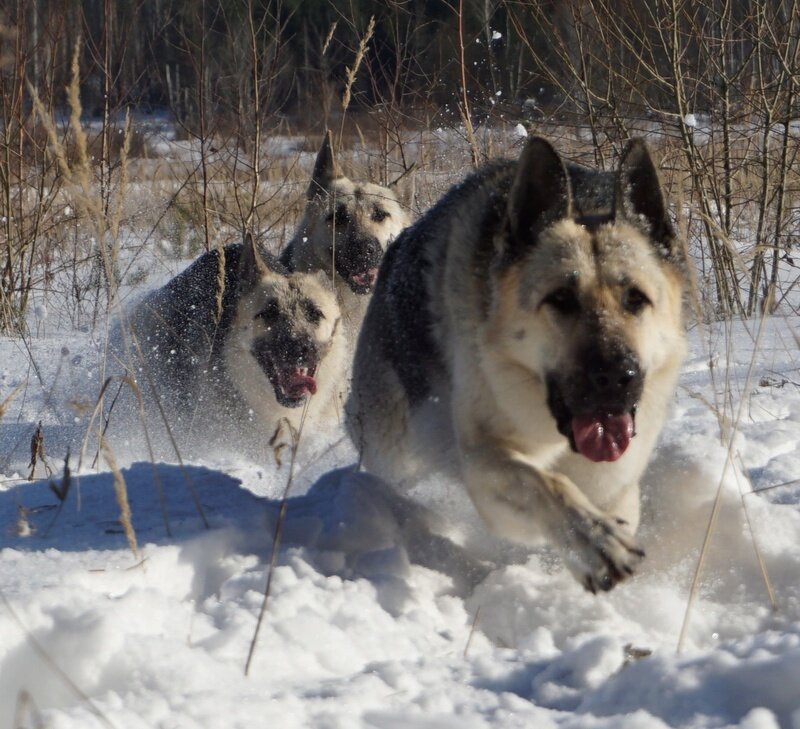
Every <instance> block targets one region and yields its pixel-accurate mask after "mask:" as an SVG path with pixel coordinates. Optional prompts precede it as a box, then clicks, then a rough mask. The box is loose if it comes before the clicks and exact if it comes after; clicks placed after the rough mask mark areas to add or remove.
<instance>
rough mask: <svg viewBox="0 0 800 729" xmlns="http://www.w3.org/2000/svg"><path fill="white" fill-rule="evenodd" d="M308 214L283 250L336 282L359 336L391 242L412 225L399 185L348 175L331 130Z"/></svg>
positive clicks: (300, 265) (298, 267)
mask: <svg viewBox="0 0 800 729" xmlns="http://www.w3.org/2000/svg"><path fill="white" fill-rule="evenodd" d="M306 198H307V202H306V209H305V213H304V215H303V219H302V221H301V223H300V225H299V226H298V228H297V232H296V233H295V235H294V237H293V238H292V240H291V241H289V243H288V244H287V246H286V248H285V249H284V250H283V252H282V253H281V263H283V264H284V265H285V266H286V267H287V268H288V269H289V270H290V271H302V272H306V273H308V272H312V271H322V272H324V273H326V274H327V275H328V276H329V277H330V278H331V280H332V281H333V282H334V285H335V288H336V295H337V297H338V300H339V306H340V307H341V310H342V319H343V321H344V322H345V325H346V326H347V327H348V328H349V329H350V334H351V335H352V337H353V338H355V336H356V334H357V333H358V328H359V326H360V325H361V320H362V318H363V316H364V311H365V310H366V306H367V302H368V301H369V296H368V294H370V293H371V292H372V288H373V286H374V284H375V278H376V276H377V274H378V267H379V266H380V263H381V259H382V258H383V254H384V252H385V251H386V247H387V246H388V245H389V243H390V242H391V241H392V240H394V238H396V237H397V235H398V234H399V233H400V231H401V230H403V228H405V227H406V226H407V225H408V222H409V217H408V214H407V212H406V209H405V208H404V207H403V206H402V205H401V204H400V201H399V199H398V196H397V194H396V190H395V189H394V188H393V187H383V186H381V185H377V184H375V183H372V182H364V181H354V180H351V179H350V178H348V177H345V176H344V175H343V174H342V172H341V170H340V168H339V166H338V164H337V163H336V158H335V156H334V154H333V143H332V139H331V133H330V131H329V132H328V133H327V134H326V135H325V138H324V139H323V141H322V146H321V147H320V150H319V152H318V154H317V158H316V162H315V164H314V172H313V175H312V178H311V183H310V184H309V186H308V191H307V194H306Z"/></svg>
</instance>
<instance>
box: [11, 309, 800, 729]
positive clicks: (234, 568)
mask: <svg viewBox="0 0 800 729" xmlns="http://www.w3.org/2000/svg"><path fill="white" fill-rule="evenodd" d="M798 332H800V321H798V320H797V319H788V320H787V319H782V318H775V319H772V320H769V321H766V322H765V325H764V326H763V328H762V329H759V327H758V325H757V324H753V325H752V326H751V327H745V326H743V325H736V326H733V327H731V326H730V325H728V327H727V328H720V329H718V330H704V331H700V330H699V329H695V330H694V331H692V332H691V345H692V352H691V355H690V357H689V359H688V361H687V363H686V366H685V368H684V374H683V377H682V380H681V386H680V389H679V392H678V394H677V397H676V401H675V406H674V412H673V415H672V418H671V419H670V421H669V423H668V425H667V427H666V430H665V432H664V435H663V438H662V441H661V445H660V447H659V449H658V451H657V453H656V455H655V459H654V462H653V464H652V467H651V469H650V470H649V473H648V474H647V478H646V480H645V489H644V490H645V519H644V525H643V530H642V538H643V542H644V544H645V546H646V549H647V553H648V556H647V559H646V561H645V562H644V564H643V566H642V568H641V570H640V572H639V573H638V574H637V575H636V577H635V578H634V579H632V580H631V581H629V582H627V583H624V584H623V585H622V586H620V587H617V588H616V589H615V590H614V591H613V592H611V593H610V594H607V595H600V596H597V597H595V596H593V595H591V594H588V593H586V592H584V591H583V590H582V589H581V588H580V587H579V586H578V584H577V583H576V582H575V581H574V580H573V579H572V577H570V576H569V575H568V574H567V573H566V572H565V571H564V570H563V569H562V567H561V565H560V564H559V562H558V560H557V559H555V558H554V557H553V556H552V555H551V554H550V553H549V552H548V551H547V550H542V551H541V552H536V553H533V554H524V553H520V552H519V550H518V549H511V548H510V547H509V545H503V544H499V543H497V542H494V541H493V540H491V539H490V538H489V537H488V536H486V535H485V534H484V533H483V531H482V528H481V526H480V525H479V524H478V523H477V521H475V520H474V519H473V518H471V516H470V512H469V506H468V504H466V502H465V499H464V497H463V495H462V494H461V493H460V491H459V489H458V487H457V486H455V485H453V484H442V483H430V484H421V485H420V488H419V489H418V491H419V495H422V496H423V497H424V498H426V499H430V500H431V501H432V502H433V503H434V504H435V505H437V506H438V507H443V508H441V512H442V513H443V514H448V515H449V516H450V523H449V528H451V530H452V532H453V534H454V535H458V534H461V538H460V541H461V542H462V543H463V544H465V545H467V546H463V547H459V546H456V543H455V542H450V541H449V540H447V539H443V538H442V537H441V536H438V535H436V534H432V533H431V532H430V531H428V527H426V526H425V524H424V523H423V522H422V521H421V520H420V519H419V518H418V516H417V512H416V508H415V506H414V504H412V503H409V502H406V501H404V500H402V499H399V498H397V497H394V496H392V494H390V493H388V492H387V491H386V490H385V489H384V488H382V487H381V486H380V485H379V484H376V483H373V482H371V481H370V479H369V478H368V477H367V476H365V475H364V474H354V473H352V472H351V471H349V470H347V469H346V468H342V470H339V471H334V472H330V473H328V474H327V475H325V476H324V477H322V478H321V479H319V480H314V479H313V476H312V475H311V474H312V473H313V472H314V471H317V472H319V471H321V470H325V469H327V468H329V467H330V466H331V465H336V466H339V467H346V466H348V465H349V464H351V463H352V461H353V458H354V454H353V452H352V450H351V448H350V446H349V445H347V443H346V441H339V442H336V439H335V438H334V442H335V445H334V447H333V449H332V450H331V451H329V452H327V453H326V454H325V455H324V457H323V459H322V461H319V460H318V461H317V462H316V463H312V464H311V465H310V467H307V468H306V469H305V470H304V471H300V473H299V475H298V477H297V479H296V482H295V484H294V486H293V489H292V492H291V493H290V498H289V502H288V510H287V517H286V523H285V529H284V531H283V542H282V546H281V548H280V550H279V554H278V556H277V566H276V567H275V569H274V573H273V575H272V584H271V589H270V596H269V602H268V604H267V609H266V612H265V615H264V619H263V623H262V625H261V629H260V632H259V634H258V638H257V641H256V644H255V651H254V654H253V658H252V663H251V665H250V670H249V674H248V675H245V664H246V660H247V657H248V651H249V648H250V644H251V641H252V640H253V636H254V631H255V629H256V622H257V618H258V615H259V612H260V610H261V606H262V602H263V593H264V588H265V585H266V582H267V577H268V572H269V563H270V559H271V547H272V536H273V534H274V531H273V526H274V524H275V522H276V518H277V514H278V508H279V502H280V498H281V494H282V493H283V491H284V488H285V486H286V477H287V473H288V466H287V465H286V464H285V463H284V465H283V466H282V467H281V468H278V467H277V466H276V465H275V464H274V463H273V464H267V463H264V464H253V463H249V462H247V461H246V460H244V459H242V458H240V457H238V456H237V455H236V453H235V452H229V453H223V454H219V455H209V457H208V458H206V459H204V462H195V463H191V464H189V463H186V464H185V465H184V466H183V467H181V466H179V465H177V464H174V463H173V464H167V463H164V464H159V465H158V466H154V465H151V464H148V463H141V462H139V463H133V464H131V465H129V466H128V467H127V468H125V469H124V471H123V475H124V478H125V481H126V484H127V491H128V497H129V501H130V509H131V511H132V514H133V525H134V527H135V531H136V538H137V540H138V546H139V552H138V554H137V555H136V556H134V555H133V553H132V552H131V550H130V549H129V547H128V544H127V541H126V537H125V535H124V533H123V529H122V528H121V526H120V524H119V521H118V519H119V513H120V512H119V506H118V504H117V501H116V498H115V491H114V486H113V478H112V475H111V474H110V473H109V472H108V469H107V468H106V467H105V465H104V462H103V461H102V460H101V464H103V465H102V466H101V469H100V471H99V472H96V471H94V470H92V469H91V468H90V463H91V460H92V455H93V454H92V453H91V452H87V454H86V456H85V457H84V462H83V466H82V468H81V472H80V474H79V473H78V469H77V461H78V451H79V448H80V438H81V435H82V433H83V432H84V431H85V428H86V424H87V422H88V414H87V413H86V408H85V407H83V408H79V407H76V406H75V407H74V408H73V410H72V411H70V408H69V406H68V402H69V401H70V399H72V400H73V405H75V402H74V401H75V400H79V394H78V393H82V392H85V391H86V387H85V383H84V381H89V380H96V378H97V373H96V371H95V369H94V368H95V367H97V361H98V354H97V350H98V348H97V347H96V346H95V344H93V342H92V339H91V337H90V335H88V334H82V335H76V334H70V335H55V334H54V335H48V336H40V337H39V338H34V339H33V340H32V342H31V352H30V355H29V353H28V352H27V351H26V350H25V349H24V348H23V347H22V345H21V344H20V342H19V341H18V340H3V341H2V342H0V355H1V356H2V363H3V368H2V371H1V372H0V395H2V397H3V398H4V397H6V396H7V395H8V394H9V393H10V392H11V391H12V390H13V389H14V388H15V387H16V385H17V384H18V383H21V382H25V381H27V382H28V383H29V384H28V387H27V388H26V390H25V392H24V393H21V394H19V395H18V396H17V399H16V400H15V401H14V402H13V403H12V405H11V406H10V408H9V412H8V413H7V414H6V416H5V418H4V420H3V422H2V424H1V426H0V434H1V435H0V444H1V445H2V454H3V459H4V460H3V462H2V464H0V465H2V473H3V474H4V475H3V481H2V487H1V490H0V520H1V521H2V530H1V531H0V546H1V547H2V550H1V551H0V590H2V594H1V595H0V600H1V604H0V636H2V641H0V726H1V727H26V728H27V727H53V728H58V729H67V728H70V729H72V728H75V729H78V728H80V729H88V728H92V727H110V726H114V727H131V728H139V727H142V728H144V727H163V728H164V729H166V728H170V729H171V728H178V727H180V728H187V729H188V728H190V727H191V728H194V727H248V728H249V727H253V726H280V727H282V728H285V729H289V728H291V727H298V728H301V727H317V728H320V729H322V728H326V729H327V728H331V729H333V728H346V727H381V728H384V729H401V728H406V727H409V728H412V729H416V728H420V729H422V728H424V729H445V728H450V727H452V728H453V729H456V728H457V729H472V728H476V729H477V728H482V727H489V726H492V727H537V728H538V727H542V728H547V727H570V728H573V727H574V728H581V729H584V728H586V729H595V728H601V727H602V728H605V727H608V728H611V727H613V728H615V729H616V728H618V727H619V728H621V729H650V728H659V727H664V726H680V727H728V726H739V727H746V728H747V729H772V728H773V727H778V726H780V727H787V728H788V727H792V728H794V729H797V728H798V727H800V556H799V555H798V545H800V481H798V478H800V449H799V448H798V443H800V355H799V354H798V345H797V337H798ZM67 350H69V351H67ZM31 361H33V362H36V364H37V367H38V371H39V376H41V378H42V382H43V383H44V386H42V385H40V384H38V380H37V379H36V377H35V376H34V374H32V373H31V372H30V371H29V368H30V365H29V362H31ZM710 362H711V363H713V368H712V369H710V368H709V363H710ZM712 372H713V381H712V376H711V374H712ZM71 412H72V413H74V414H71V415H69V416H67V415H65V413H71ZM38 420H42V421H43V423H44V432H45V442H46V446H47V459H48V462H49V464H50V465H51V467H52V468H53V471H54V475H53V478H52V481H47V480H41V481H33V482H30V481H28V480H26V479H25V478H24V476H25V475H27V472H28V468H27V461H28V458H29V442H30V435H31V433H32V432H33V429H34V427H35V423H36V422H37V421H38ZM337 435H340V434H337ZM70 443H71V444H72V449H73V450H72V459H71V465H72V469H73V476H72V479H71V485H70V489H69V491H68V493H67V494H66V498H65V499H64V501H63V504H62V505H61V506H60V507H59V499H58V497H57V494H56V491H58V490H59V489H63V482H62V480H61V468H62V461H63V454H64V451H65V449H66V446H67V445H68V444H70ZM729 446H730V447H729ZM90 450H91V449H90ZM117 455H118V458H119V459H120V461H121V462H124V461H125V454H124V453H118V454H117ZM301 462H302V456H301ZM322 462H324V468H323V467H322V466H321V465H320V464H321V463H322ZM306 465H308V464H306ZM42 468H43V467H42V466H41V465H40V466H39V467H38V470H37V473H38V472H41V471H42ZM51 484H53V485H55V486H56V489H55V490H54V489H53V488H51ZM754 491H755V492H760V493H753V492H754ZM717 495H719V510H718V513H717V518H716V521H715V524H714V525H713V528H712V530H711V536H710V542H709V544H708V547H707V549H706V551H705V559H704V562H703V565H702V569H701V570H700V574H699V577H698V583H697V589H696V592H695V594H694V598H693V599H692V600H691V601H690V589H691V585H692V581H693V578H694V576H695V572H696V570H697V567H698V563H699V558H700V553H701V547H702V544H703V541H704V537H705V534H706V531H707V527H708V523H709V518H710V515H711V513H712V507H713V505H714V502H715V498H716V497H717ZM198 504H199V505H200V507H198ZM201 511H202V516H201ZM204 521H205V522H207V523H208V527H207V528H206V526H205V524H204ZM464 524H467V527H465V526H464ZM444 527H445V528H447V527H448V524H445V525H444ZM465 531H466V532H467V534H468V538H465V537H464V533H465ZM454 539H455V541H459V538H458V537H457V536H454ZM767 580H768V581H767ZM770 595H771V596H772V597H770ZM771 600H772V601H774V608H773V606H772V605H771ZM684 621H685V622H686V628H685V635H684V637H683V640H682V644H681V645H680V651H679V650H678V646H679V642H680V636H681V632H682V627H683V625H684Z"/></svg>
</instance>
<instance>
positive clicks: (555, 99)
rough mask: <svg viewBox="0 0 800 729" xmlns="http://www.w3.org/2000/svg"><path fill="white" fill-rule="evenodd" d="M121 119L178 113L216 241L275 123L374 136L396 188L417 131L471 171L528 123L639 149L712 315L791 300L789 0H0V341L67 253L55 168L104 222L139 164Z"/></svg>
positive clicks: (241, 214)
mask: <svg viewBox="0 0 800 729" xmlns="http://www.w3.org/2000/svg"><path fill="white" fill-rule="evenodd" d="M131 110H132V111H135V112H137V113H138V114H140V115H141V114H144V115H146V114H147V113H150V112H157V113H159V114H160V115H162V116H161V118H163V115H164V113H165V112H166V113H168V114H171V115H172V118H174V119H175V120H176V121H177V130H178V131H177V134H178V136H179V137H180V136H181V135H182V138H183V140H188V144H189V146H191V148H192V149H194V150H195V152H194V153H195V154H196V155H197V160H199V161H197V162H196V163H193V165H194V166H192V167H191V168H190V169H187V170H186V171H185V174H184V181H183V186H182V187H181V190H182V191H183V193H182V194H183V197H186V196H187V195H194V198H192V199H193V200H194V201H195V203H196V205H194V203H193V205H194V207H195V208H196V209H197V210H199V211H200V212H199V213H198V214H197V215H196V216H195V217H194V218H193V219H194V220H196V221H197V220H199V221H200V223H199V224H198V226H199V228H200V229H201V230H203V231H204V245H205V247H206V248H209V247H210V246H211V245H212V242H213V240H214V235H216V233H215V231H216V230H219V229H220V227H221V226H222V225H223V223H224V225H227V226H228V227H230V226H231V221H237V224H241V225H249V224H251V222H252V221H253V220H254V219H257V218H259V216H261V217H260V218H259V219H263V220H264V221H266V222H265V223H264V224H265V225H269V224H272V223H271V222H270V221H271V219H270V216H269V215H268V214H267V213H266V212H264V211H266V210H268V209H269V206H268V205H266V204H264V205H262V201H260V197H259V196H260V195H262V194H263V190H262V187H261V181H262V180H263V179H264V178H265V177H266V176H267V175H268V174H271V173H270V170H269V169H268V168H267V166H268V165H269V164H270V160H269V159H265V156H264V154H263V153H262V148H263V143H264V140H266V139H269V138H271V137H274V136H276V134H275V133H276V132H281V133H283V132H289V133H292V134H300V135H303V134H309V135H311V136H314V135H319V134H320V133H321V132H322V130H323V129H325V128H326V127H331V128H336V129H338V130H339V137H340V138H341V137H342V132H343V131H345V128H346V127H347V131H348V133H349V134H350V136H351V138H353V137H355V138H357V137H361V141H362V142H363V141H364V139H363V136H362V132H363V131H364V130H368V132H369V131H371V133H372V134H373V136H372V138H371V139H372V142H371V144H372V146H373V147H374V148H375V149H377V150H380V155H381V159H382V165H381V166H380V168H381V169H382V170H383V172H382V173H381V175H380V179H384V178H385V179H386V180H388V179H389V175H388V173H387V171H388V170H389V169H390V168H391V167H393V168H394V169H395V170H400V171H401V173H402V174H405V173H407V172H409V171H410V170H411V168H412V167H415V168H416V172H419V173H421V174H424V173H425V172H427V171H430V170H429V169H428V168H427V167H426V165H427V164H428V163H427V162H426V160H425V159H423V158H421V157H419V148H418V149H417V150H416V152H413V154H414V155H415V156H416V157H419V158H418V159H415V160H413V161H412V159H411V156H409V155H407V152H408V151H409V150H408V149H407V145H408V144H409V133H410V132H414V133H419V134H420V137H421V135H422V132H423V131H425V130H428V131H429V132H430V131H431V130H439V129H441V128H445V129H449V130H451V131H452V132H454V134H453V136H452V138H453V139H455V140H463V143H464V146H465V148H467V149H468V150H469V154H470V158H471V161H472V164H474V165H477V164H479V163H480V162H481V161H482V160H483V159H486V158H487V157H491V156H492V155H493V154H495V151H494V149H493V147H492V146H491V144H492V142H491V136H492V135H491V133H487V134H484V133H483V132H487V130H488V131H491V130H492V129H495V128H497V129H500V130H501V131H502V130H503V129H505V130H508V129H509V128H511V127H510V126H509V123H510V125H516V124H517V123H519V122H525V123H527V124H528V126H529V127H530V128H531V129H532V130H533V131H537V130H538V131H540V133H544V134H547V135H548V136H550V137H553V138H556V137H558V138H561V139H562V140H563V144H564V146H565V148H566V147H567V145H568V146H569V149H570V153H571V154H572V155H573V156H574V158H576V159H582V160H585V161H588V162H590V163H592V164H596V165H598V166H601V167H604V166H607V165H608V164H610V163H613V160H614V159H615V158H616V155H617V154H618V153H619V151H620V150H621V148H622V146H623V144H624V143H625V141H626V140H627V139H629V138H630V137H631V136H636V135H645V136H647V139H648V142H649V143H650V144H651V145H652V146H653V147H654V148H657V149H658V154H659V157H660V167H661V170H662V173H663V175H664V177H665V181H666V184H667V186H668V189H669V192H670V195H671V197H672V199H673V200H676V201H678V203H677V204H676V205H675V212H676V214H678V216H679V217H680V218H681V219H682V220H681V225H682V229H683V230H684V232H685V237H686V240H687V241H688V242H689V245H690V247H692V248H693V250H694V251H695V255H696V258H697V259H698V260H699V276H700V292H701V299H702V302H703V308H704V313H703V316H705V317H707V318H715V317H726V316H730V315H738V316H751V315H753V314H755V313H757V312H759V311H775V310H779V309H780V308H781V307H784V308H785V307H791V308H796V305H795V304H793V303H792V302H793V301H794V300H795V299H796V293H797V291H799V290H800V263H798V261H799V260H800V259H798V257H797V247H798V245H800V234H799V233H798V231H800V174H798V170H800V160H798V151H799V150H798V147H799V144H800V0H347V2H338V1H334V0H82V1H79V0H0V112H1V113H2V119H0V219H1V220H2V225H0V231H1V232H2V233H3V234H4V237H3V238H2V239H0V328H5V329H13V327H14V326H17V323H18V322H19V321H20V313H21V312H24V311H25V307H26V303H27V295H28V292H29V291H30V290H31V287H32V286H34V285H36V282H37V280H38V279H37V275H39V274H37V270H38V269H37V266H39V267H41V266H40V264H41V261H42V260H45V259H47V257H46V256H45V253H44V252H47V251H62V250H64V249H65V248H64V242H63V241H62V240H61V238H60V237H59V236H60V235H61V234H62V233H63V230H64V228H63V226H62V225H60V224H56V223H53V224H52V225H51V222H50V221H49V218H48V217H47V216H48V214H49V213H48V210H49V207H48V205H45V204H43V203H42V201H43V200H48V201H50V203H49V204H53V203H54V201H55V200H57V199H58V195H59V190H60V184H61V183H62V182H63V181H64V180H66V182H67V183H68V187H69V186H72V187H74V184H75V177H76V175H74V174H71V173H70V170H69V167H68V166H67V164H66V162H67V158H68V157H70V155H72V154H73V153H74V150H75V149H76V148H77V149H78V150H79V151H80V150H81V149H82V147H81V144H83V148H86V149H88V152H87V153H86V154H83V155H81V154H78V156H77V161H78V163H79V169H80V170H83V177H82V178H80V179H83V180H84V181H85V183H86V184H84V185H83V187H84V188H86V189H87V190H88V189H89V188H90V187H92V186H95V187H97V195H98V199H99V200H101V201H102V203H101V204H99V207H98V206H95V207H96V208H97V210H95V207H93V208H92V210H93V211H95V212H97V211H99V213H98V214H97V215H94V213H93V215H94V217H95V218H97V219H103V220H105V218H106V217H108V216H109V214H110V212H113V205H112V198H113V196H114V194H115V193H114V190H115V189H117V188H115V186H114V185H115V183H114V180H115V179H116V178H115V175H116V176H119V177H120V178H122V179H124V177H125V175H124V174H123V173H124V172H125V166H124V165H122V166H121V170H122V172H120V171H119V170H117V167H116V164H117V160H118V158H119V157H120V155H121V154H122V152H124V155H123V156H125V157H126V158H129V159H131V158H134V157H147V156H148V155H149V154H150V151H149V150H148V146H147V144H145V142H144V140H143V137H144V135H143V134H139V133H138V132H137V127H136V124H134V126H133V127H132V128H130V129H129V130H128V131H125V132H124V133H123V129H125V128H126V127H125V124H126V122H125V118H126V117H125V114H126V112H129V111H131ZM69 114H71V115H72V118H71V122H70V124H69V125H67V124H66V123H64V120H65V118H66V116H67V115H69ZM139 118H140V117H139ZM93 119H97V120H98V122H99V123H98V124H93V123H92V120H93ZM49 120H50V121H49ZM353 122H355V123H353ZM498 122H502V123H504V124H506V126H503V124H500V123H498ZM370 123H371V124H372V126H371V127H370V126H369V124H370ZM170 124H171V122H170ZM81 127H83V128H85V129H88V132H89V133H88V137H87V139H86V140H84V141H83V142H81V138H82V136H83V133H84V132H83V130H82V129H81ZM137 134H139V136H137ZM57 137H58V138H62V141H61V142H58V140H57V139H56V138H57ZM137 140H138V141H137ZM59 145H60V146H59ZM361 146H362V147H365V146H368V145H364V144H362V145H361ZM54 150H55V151H57V152H58V150H61V151H60V152H59V153H58V154H55V156H54ZM221 151H224V153H225V154H224V155H222V156H221ZM462 151H463V150H462ZM59 155H60V156H59ZM215 155H216V157H215ZM92 165H93V166H92ZM265 165H267V166H265ZM90 166H91V167H92V168H91V170H89V169H88V167H90ZM172 168H173V169H172V173H173V174H174V175H177V174H179V172H180V170H179V168H178V167H177V166H176V165H172ZM287 174H288V173H287ZM395 176H396V174H395ZM223 180H226V181H227V182H228V183H230V184H227V185H221V182H222V181H223ZM122 187H124V185H123V186H122ZM92 189H93V188H92ZM214 190H232V191H233V193H234V202H233V203H232V204H231V205H226V204H224V202H223V201H221V200H218V201H216V202H215V201H214V200H212V198H213V191H214ZM245 190H248V191H249V193H248V195H244V192H243V191H245ZM83 194H84V197H90V195H89V194H88V193H86V191H84V193H83ZM245 198H246V199H245ZM174 199H175V200H178V197H175V198H174ZM181 199H182V198H181ZM212 203H213V204H212ZM684 203H685V204H684ZM177 204H178V203H177V202H175V205H173V204H172V202H171V203H170V205H169V206H168V207H170V208H171V207H175V206H176V205H177ZM189 207H191V206H189ZM193 209H194V208H193ZM273 222H274V221H273ZM96 227H98V228H99V229H102V230H104V231H105V230H106V229H113V230H116V229H117V228H116V225H107V224H106V223H103V225H100V226H96ZM76 235H77V234H76ZM48 236H49V237H48ZM102 237H103V236H102V235H100V234H98V236H97V238H98V239H100V238H102ZM51 238H52V240H51ZM112 238H113V239H116V236H112ZM45 239H46V240H45ZM47 255H50V254H49V253H48V254H47ZM81 255H83V254H81ZM47 260H49V259H47ZM75 260H78V254H76V257H75ZM46 269H47V267H46V266H45V270H46ZM95 270H99V269H97V267H95ZM47 275H49V274H47ZM104 276H105V277H103V276H99V277H97V276H96V277H95V279H92V280H93V281H95V280H96V281H100V282H101V283H102V281H106V280H107V279H108V278H109V275H108V274H107V273H106V274H104ZM92 285H95V284H92ZM3 312H5V313H3ZM3 317H5V320H6V321H7V322H10V324H6V325H3V324H2V319H3Z"/></svg>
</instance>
